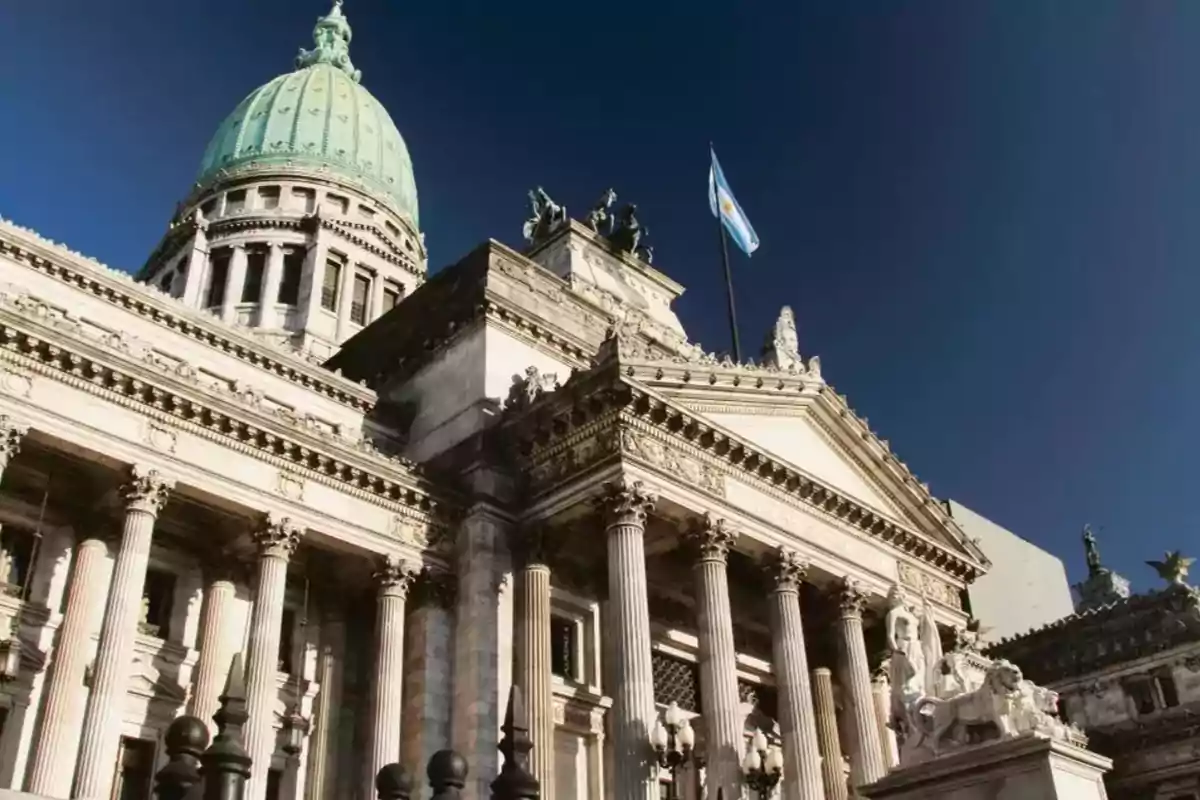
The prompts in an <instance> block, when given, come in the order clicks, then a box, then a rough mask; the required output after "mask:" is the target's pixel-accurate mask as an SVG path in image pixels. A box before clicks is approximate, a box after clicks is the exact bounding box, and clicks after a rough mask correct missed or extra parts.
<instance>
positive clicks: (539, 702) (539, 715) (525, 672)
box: [513, 526, 555, 792]
mask: <svg viewBox="0 0 1200 800" xmlns="http://www.w3.org/2000/svg"><path fill="white" fill-rule="evenodd" d="M551 535H552V534H551V533H550V532H549V531H548V530H546V529H545V528H544V527H541V526H537V527H531V528H526V529H524V530H521V531H520V532H519V533H518V534H517V535H516V536H514V537H513V556H514V557H515V558H516V560H517V563H516V564H515V565H514V566H516V567H517V573H516V597H515V599H514V604H515V606H516V608H515V611H514V616H515V621H516V624H515V625H514V626H513V627H514V628H515V631H514V632H515V634H516V647H515V654H516V671H515V672H516V674H515V675H514V682H515V683H516V684H517V685H518V686H520V687H521V694H522V695H523V696H524V697H525V702H526V703H527V705H526V709H527V713H528V715H529V735H530V738H531V739H532V741H533V751H532V752H531V753H530V759H529V761H530V765H529V767H530V769H529V771H530V772H531V773H533V776H534V777H535V778H537V779H538V782H539V784H540V785H541V786H545V787H548V790H549V791H551V792H552V791H553V787H554V755H555V747H554V699H553V689H552V685H553V681H552V678H551V674H550V566H549V562H550V554H549V549H550V547H551Z"/></svg>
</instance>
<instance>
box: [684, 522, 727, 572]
mask: <svg viewBox="0 0 1200 800" xmlns="http://www.w3.org/2000/svg"><path fill="white" fill-rule="evenodd" d="M684 536H685V538H686V539H687V541H688V542H689V543H690V544H691V546H692V547H693V548H694V549H695V551H696V563H704V562H705V561H719V562H720V563H722V564H724V563H726V561H727V559H728V558H729V548H731V547H733V543H734V542H735V541H736V540H737V533H735V532H734V531H733V529H732V528H730V527H729V523H727V522H726V521H725V520H723V519H718V518H716V517H714V516H713V515H712V514H709V513H705V515H704V516H703V517H698V518H696V519H693V520H692V521H691V523H690V524H689V525H688V529H687V532H686V533H685V534H684Z"/></svg>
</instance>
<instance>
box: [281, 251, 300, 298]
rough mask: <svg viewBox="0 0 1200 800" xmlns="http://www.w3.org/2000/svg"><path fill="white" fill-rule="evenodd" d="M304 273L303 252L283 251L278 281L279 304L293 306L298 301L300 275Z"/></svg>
mask: <svg viewBox="0 0 1200 800" xmlns="http://www.w3.org/2000/svg"><path fill="white" fill-rule="evenodd" d="M303 271H304V251H303V250H297V249H295V248H291V247H289V248H287V249H286V250H284V251H283V276H282V277H281V278H280V281H279V297H278V298H277V300H278V301H279V302H280V303H286V304H287V305H289V306H294V305H296V303H298V302H299V301H300V273H301V272H303Z"/></svg>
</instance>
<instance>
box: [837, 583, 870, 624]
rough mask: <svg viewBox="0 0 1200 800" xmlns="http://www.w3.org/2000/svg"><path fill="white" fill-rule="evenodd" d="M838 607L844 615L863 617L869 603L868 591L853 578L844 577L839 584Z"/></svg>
mask: <svg viewBox="0 0 1200 800" xmlns="http://www.w3.org/2000/svg"><path fill="white" fill-rule="evenodd" d="M837 593H838V608H839V609H840V610H841V612H842V617H861V616H862V613H863V609H864V608H866V605H867V593H866V592H865V591H863V588H862V585H861V584H859V582H858V581H856V580H854V579H853V578H850V577H846V578H842V580H841V583H839V584H838V588H837Z"/></svg>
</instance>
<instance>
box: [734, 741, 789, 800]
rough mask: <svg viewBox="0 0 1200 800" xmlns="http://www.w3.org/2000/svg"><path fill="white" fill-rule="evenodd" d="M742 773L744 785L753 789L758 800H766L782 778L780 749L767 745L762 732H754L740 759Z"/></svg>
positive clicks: (781, 754)
mask: <svg viewBox="0 0 1200 800" xmlns="http://www.w3.org/2000/svg"><path fill="white" fill-rule="evenodd" d="M742 773H743V774H744V775H745V776H746V784H747V785H748V786H749V787H750V788H751V789H753V790H754V791H755V792H756V793H757V794H758V797H759V800H768V798H770V796H771V794H772V793H773V792H774V791H775V787H776V786H778V785H779V779H780V778H782V777H783V753H782V752H781V751H780V749H779V748H778V747H777V746H775V745H773V744H768V742H767V737H766V736H765V735H763V732H762V731H760V730H756V731H755V732H754V738H753V739H751V740H750V749H749V750H747V751H746V757H745V758H744V759H742Z"/></svg>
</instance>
